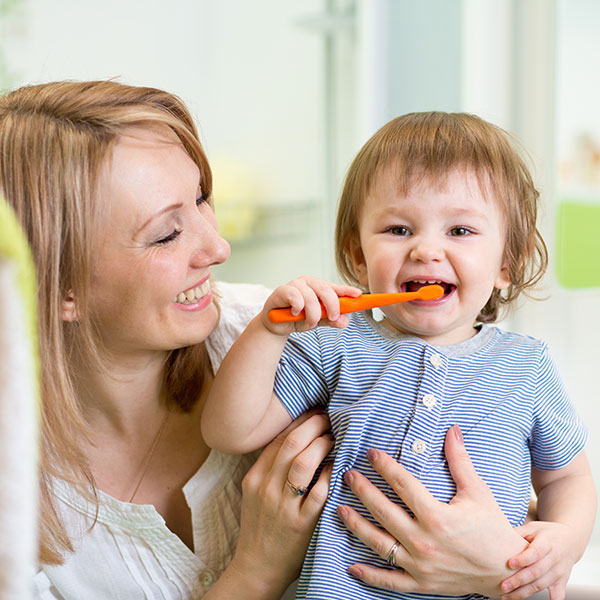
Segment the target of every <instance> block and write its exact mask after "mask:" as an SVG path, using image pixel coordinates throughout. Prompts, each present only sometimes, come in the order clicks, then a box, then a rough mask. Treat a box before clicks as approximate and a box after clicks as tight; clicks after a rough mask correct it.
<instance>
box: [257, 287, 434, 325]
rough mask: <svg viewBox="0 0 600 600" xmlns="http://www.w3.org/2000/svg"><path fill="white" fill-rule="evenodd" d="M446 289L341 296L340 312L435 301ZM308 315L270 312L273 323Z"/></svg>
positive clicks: (291, 320) (323, 309)
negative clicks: (399, 303) (416, 301)
mask: <svg viewBox="0 0 600 600" xmlns="http://www.w3.org/2000/svg"><path fill="white" fill-rule="evenodd" d="M443 294H444V288H443V287H442V286H440V285H427V286H424V287H422V288H421V289H419V290H417V291H416V292H398V293H391V294H361V295H360V296H358V297H357V298H352V297H351V296H340V298H339V300H340V312H341V313H342V314H345V313H351V312H356V311H359V310H366V309H368V308H376V307H378V306H387V305H389V304H396V303H398V302H410V301H411V300H435V299H437V298H441V296H443ZM320 304H321V319H325V318H326V317H327V312H326V311H325V307H324V306H323V303H322V302H320ZM305 318H306V315H305V313H304V311H301V312H300V313H299V314H297V315H293V314H292V310H291V308H274V309H272V310H270V311H269V321H271V323H291V322H293V321H304V319H305Z"/></svg>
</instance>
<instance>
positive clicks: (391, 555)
mask: <svg viewBox="0 0 600 600" xmlns="http://www.w3.org/2000/svg"><path fill="white" fill-rule="evenodd" d="M399 547H400V544H399V543H398V542H394V543H393V545H392V547H391V548H390V549H389V550H388V553H387V554H386V556H385V562H387V564H388V565H390V567H395V566H396V550H398V548H399Z"/></svg>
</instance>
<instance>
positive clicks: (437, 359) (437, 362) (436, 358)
mask: <svg viewBox="0 0 600 600" xmlns="http://www.w3.org/2000/svg"><path fill="white" fill-rule="evenodd" d="M429 362H430V363H431V364H432V365H433V366H434V367H435V368H436V369H438V368H439V367H441V366H442V365H443V364H444V359H443V358H442V357H441V356H440V355H439V354H432V355H431V356H430V357H429Z"/></svg>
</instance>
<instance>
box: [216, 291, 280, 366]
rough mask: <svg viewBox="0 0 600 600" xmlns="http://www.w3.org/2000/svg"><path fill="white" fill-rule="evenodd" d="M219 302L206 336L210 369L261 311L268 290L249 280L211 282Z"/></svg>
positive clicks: (217, 364) (221, 358)
mask: <svg viewBox="0 0 600 600" xmlns="http://www.w3.org/2000/svg"><path fill="white" fill-rule="evenodd" d="M213 288H214V290H215V295H216V297H217V303H218V305H219V312H220V317H219V323H218V324H217V327H216V328H215V330H214V331H213V332H212V333H211V334H210V336H209V337H208V338H207V340H206V347H207V350H208V354H209V356H210V360H211V363H212V366H213V370H214V371H216V370H217V368H218V367H219V365H220V364H221V361H222V360H223V357H224V356H225V354H227V351H228V350H229V348H230V347H231V345H232V344H233V342H234V341H235V340H236V339H237V338H238V337H239V335H240V334H241V333H242V331H244V329H245V328H246V326H247V325H248V323H250V321H251V320H252V319H253V318H254V317H255V316H256V315H257V314H258V313H259V312H260V311H261V309H262V307H263V305H264V303H265V300H266V299H267V298H268V296H269V294H270V293H271V290H270V289H269V288H267V287H265V286H262V285H256V284H251V283H226V282H223V281H218V282H214V283H213Z"/></svg>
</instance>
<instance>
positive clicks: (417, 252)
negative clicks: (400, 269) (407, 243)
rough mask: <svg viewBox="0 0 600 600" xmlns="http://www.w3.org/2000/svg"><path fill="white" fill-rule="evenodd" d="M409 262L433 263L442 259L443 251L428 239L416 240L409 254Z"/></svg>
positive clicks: (438, 245)
mask: <svg viewBox="0 0 600 600" xmlns="http://www.w3.org/2000/svg"><path fill="white" fill-rule="evenodd" d="M410 258H411V260H414V261H415V262H435V261H440V260H442V259H443V258H444V249H443V248H442V246H441V245H440V244H438V243H436V242H435V241H433V240H430V239H420V240H416V241H415V244H414V247H413V249H412V250H411V252H410Z"/></svg>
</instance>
